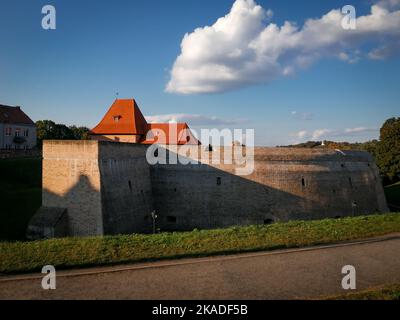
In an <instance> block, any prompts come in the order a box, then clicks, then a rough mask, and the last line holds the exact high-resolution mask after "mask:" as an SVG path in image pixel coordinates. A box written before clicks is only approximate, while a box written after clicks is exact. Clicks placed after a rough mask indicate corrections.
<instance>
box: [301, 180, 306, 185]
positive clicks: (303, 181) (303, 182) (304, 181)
mask: <svg viewBox="0 0 400 320" xmlns="http://www.w3.org/2000/svg"><path fill="white" fill-rule="evenodd" d="M301 185H302V186H303V187H305V186H306V180H305V179H304V178H301Z"/></svg>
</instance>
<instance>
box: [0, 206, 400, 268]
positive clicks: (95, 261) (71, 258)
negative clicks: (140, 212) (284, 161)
mask: <svg viewBox="0 0 400 320" xmlns="http://www.w3.org/2000/svg"><path fill="white" fill-rule="evenodd" d="M393 232H400V214H396V213H392V214H386V215H374V216H365V217H355V218H344V219H337V220H335V219H325V220H319V221H291V222H288V223H277V224H273V225H268V226H248V227H233V228H229V229H218V230H202V231H192V232H181V233H161V234H156V235H124V236H113V237H110V236H107V237H91V238H65V239H52V240H44V241H35V242H1V243H0V273H20V272H34V271H39V270H40V269H41V268H42V267H43V266H44V265H47V264H50V265H54V266H56V267H57V269H68V268H76V267H87V266H99V265H112V264H121V263H133V262H140V261H153V260H160V259H173V258H182V257H200V256H211V255H218V254H228V253H238V252H252V251H260V250H274V249H281V248H294V247H304V246H310V245H317V244H326V243H334V242H340V241H345V240H354V239H361V238H368V237H372V236H379V235H384V234H388V233H393Z"/></svg>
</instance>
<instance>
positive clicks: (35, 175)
mask: <svg viewBox="0 0 400 320" xmlns="http://www.w3.org/2000/svg"><path fill="white" fill-rule="evenodd" d="M41 201H42V197H41V160H40V159H17V160H15V159H13V160H0V219H1V224H0V240H24V239H25V231H26V228H27V226H28V222H29V220H30V218H31V217H32V216H33V215H34V213H35V212H36V210H37V209H38V208H39V207H40V205H41Z"/></svg>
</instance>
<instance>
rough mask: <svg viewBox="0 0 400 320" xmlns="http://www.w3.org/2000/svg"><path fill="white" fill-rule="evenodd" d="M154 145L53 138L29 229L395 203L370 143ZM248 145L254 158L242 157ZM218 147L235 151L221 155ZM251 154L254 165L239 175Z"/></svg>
mask: <svg viewBox="0 0 400 320" xmlns="http://www.w3.org/2000/svg"><path fill="white" fill-rule="evenodd" d="M153 147H155V146H153ZM153 147H150V148H153ZM238 148H239V149H240V150H239V149H238ZM147 149H148V147H147V146H142V145H134V144H125V143H114V142H100V141H45V143H44V147H43V204H42V208H41V209H40V210H39V212H38V213H37V214H36V215H35V216H34V217H33V219H32V221H31V223H30V225H29V228H28V232H27V234H28V237H30V238H34V239H35V238H48V237H62V236H88V235H104V234H124V233H134V232H138V233H148V232H151V231H152V228H153V219H152V216H151V213H152V212H153V211H155V212H156V214H157V216H158V218H157V219H156V226H157V228H159V229H161V230H192V229H194V228H204V229H206V228H217V227H227V226H232V225H248V224H263V223H272V222H275V221H288V220H292V219H320V218H327V217H344V216H352V215H362V214H372V213H383V212H387V211H388V208H387V204H386V199H385V196H384V192H383V188H382V185H381V182H380V178H379V172H378V169H377V167H376V165H375V163H374V161H373V159H372V157H371V156H370V155H369V154H368V153H366V152H361V151H345V152H342V151H339V150H338V151H335V150H326V149H291V148H255V149H254V154H246V153H245V149H244V148H243V149H242V148H241V147H236V148H235V149H232V148H224V149H223V148H213V150H212V151H211V152H208V151H207V152H206V151H205V147H204V146H200V147H198V146H190V147H189V146H181V147H177V146H169V147H164V148H159V150H158V154H156V155H157V156H158V157H160V154H162V155H166V157H167V159H176V158H178V157H179V159H184V160H185V161H183V162H190V161H192V162H193V159H194V160H197V161H195V162H197V163H191V164H186V163H185V164H182V163H180V162H179V161H178V163H177V164H171V161H167V162H168V164H149V163H148V161H147V160H146V152H147V151H148V150H147ZM233 151H236V152H238V151H239V153H238V154H236V153H235V152H233ZM151 152H153V150H152V151H151ZM230 152H232V153H233V154H230ZM242 153H243V154H244V155H246V156H247V160H246V162H245V164H238V163H239V161H238V160H239V159H241V157H243V154H242ZM213 157H214V158H215V159H223V160H227V159H228V160H229V161H222V163H213V160H212V159H213ZM252 159H254V161H253V162H252ZM175 162H176V161H175ZM249 163H251V165H252V166H254V171H252V172H250V174H248V175H239V174H238V168H239V169H240V167H244V166H246V165H249Z"/></svg>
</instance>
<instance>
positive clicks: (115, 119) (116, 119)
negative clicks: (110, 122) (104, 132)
mask: <svg viewBox="0 0 400 320" xmlns="http://www.w3.org/2000/svg"><path fill="white" fill-rule="evenodd" d="M121 118H122V117H121V116H114V122H119V119H121Z"/></svg>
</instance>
